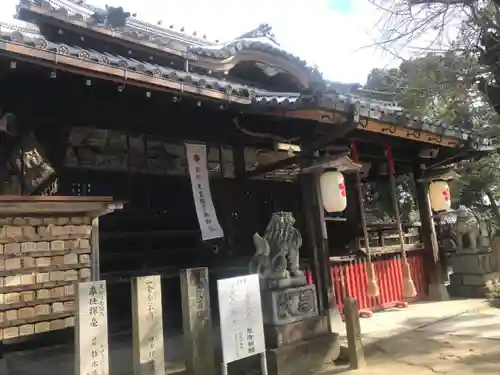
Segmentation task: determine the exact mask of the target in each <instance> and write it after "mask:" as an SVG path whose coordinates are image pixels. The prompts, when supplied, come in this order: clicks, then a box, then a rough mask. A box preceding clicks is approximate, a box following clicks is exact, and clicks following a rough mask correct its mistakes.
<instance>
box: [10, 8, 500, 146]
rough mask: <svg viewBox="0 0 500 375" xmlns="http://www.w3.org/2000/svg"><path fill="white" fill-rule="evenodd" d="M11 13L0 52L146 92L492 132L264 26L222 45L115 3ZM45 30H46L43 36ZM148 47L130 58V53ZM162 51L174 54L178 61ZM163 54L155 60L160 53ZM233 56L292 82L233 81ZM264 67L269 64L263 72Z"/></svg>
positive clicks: (438, 136) (313, 116)
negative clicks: (412, 108) (350, 71)
mask: <svg viewBox="0 0 500 375" xmlns="http://www.w3.org/2000/svg"><path fill="white" fill-rule="evenodd" d="M17 16H18V18H21V19H25V20H30V21H31V22H33V23H28V22H24V21H20V20H14V19H13V20H9V21H6V22H0V55H4V56H8V57H9V58H10V59H13V60H14V61H15V60H24V61H29V62H31V63H34V64H37V65H43V66H46V67H49V68H53V69H60V70H66V71H69V72H72V73H75V74H80V75H84V76H86V77H95V78H100V79H103V80H110V81H115V82H118V83H125V82H126V84H127V85H132V86H138V87H143V88H145V89H147V90H151V91H155V90H156V91H167V92H171V93H173V94H176V93H177V94H179V95H190V96H194V97H198V98H200V99H209V100H215V101H221V102H224V103H228V104H230V105H237V106H240V107H241V108H240V110H241V111H244V112H248V113H262V114H267V115H270V116H278V117H287V118H298V119H304V120H309V121H315V122H319V123H327V124H330V123H331V124H338V123H340V122H342V121H344V120H345V118H346V117H348V116H350V115H352V114H353V113H354V115H355V118H356V120H357V122H358V126H357V128H358V129H359V130H363V131H367V132H374V133H381V134H386V135H389V136H394V137H399V138H405V139H410V140H412V141H415V142H423V143H426V144H432V145H433V146H434V147H435V146H441V147H448V148H462V147H465V148H466V149H475V150H490V149H491V150H492V149H494V147H493V146H494V145H493V141H492V139H488V138H485V137H481V136H479V134H477V133H476V132H474V131H472V130H469V129H464V128H460V127H456V126H449V125H448V124H444V123H440V122H436V121H432V120H427V119H421V118H413V117H411V116H409V115H408V114H407V113H406V112H405V110H404V108H402V107H400V106H399V105H398V103H395V102H394V101H391V100H380V99H374V98H370V97H368V96H367V95H365V93H363V90H357V89H348V90H344V91H343V89H342V85H340V86H339V85H338V84H335V83H332V82H329V81H326V80H324V79H323V78H322V76H321V74H320V72H319V71H318V70H317V69H315V68H313V67H311V66H309V65H308V64H307V63H306V62H305V61H304V60H302V59H300V58H299V57H297V56H294V55H293V54H291V53H289V52H287V51H285V50H283V49H282V48H281V47H280V46H279V45H278V44H277V43H276V41H275V39H274V36H273V35H272V32H271V28H270V27H269V26H268V25H261V26H259V27H258V28H256V29H254V30H251V31H250V32H248V33H245V34H243V35H241V36H238V37H237V38H235V39H234V40H231V41H229V42H225V43H219V42H210V41H208V40H207V39H206V38H205V37H199V36H197V35H187V34H185V33H183V32H182V31H176V30H174V29H172V28H165V27H163V26H161V25H153V24H150V23H147V22H143V21H141V20H138V19H137V18H136V17H134V16H133V15H130V14H129V13H127V12H125V11H124V10H123V9H122V8H113V7H110V8H107V9H99V8H97V7H94V6H92V5H90V4H87V3H86V2H85V1H81V0H80V1H76V0H73V1H70V0H64V1H61V0H21V1H20V3H19V7H18V15H17ZM47 23H48V24H50V25H52V26H54V27H57V28H58V33H57V34H61V35H62V34H64V33H65V30H68V31H71V32H73V33H77V34H79V35H80V34H81V37H80V39H79V43H77V44H76V45H75V44H69V43H63V42H61V41H60V40H58V39H57V37H54V36H53V35H52V34H51V33H44V32H42V31H41V29H40V28H39V26H38V25H39V24H47ZM48 35H50V36H48ZM89 35H90V36H91V37H92V38H94V39H95V38H98V39H99V40H102V41H103V43H102V44H103V45H104V41H106V43H108V44H109V41H110V40H111V41H112V42H116V43H115V44H120V45H122V46H123V45H126V46H128V47H130V50H128V54H127V55H126V56H123V53H122V54H120V53H118V52H117V53H114V52H109V49H104V48H102V49H99V45H97V46H96V45H95V44H93V45H92V46H90V45H89V44H88V43H87V42H86V41H87V39H86V37H87V36H89ZM139 50H140V51H141V52H142V53H144V52H147V53H150V54H151V55H150V57H149V59H139V58H138V55H137V54H136V53H135V52H136V51H139ZM166 56H170V57H171V58H172V59H182V60H183V61H185V66H183V67H182V66H181V67H179V66H178V65H176V64H174V62H173V60H172V63H171V64H170V65H165V64H163V63H162V62H161V61H165V58H166ZM162 59H163V60H162ZM242 62H253V63H254V65H255V66H261V68H262V71H263V72H264V73H265V74H267V75H269V76H270V77H271V76H272V75H273V74H277V72H281V73H286V74H287V75H288V76H290V77H292V80H293V81H294V82H295V83H296V84H297V90H296V91H294V92H280V91H276V90H269V89H264V88H262V85H259V84H258V83H257V82H256V83H255V84H252V83H241V81H237V80H234V79H232V78H231V77H230V76H227V75H225V74H226V73H227V72H228V71H230V70H231V69H232V68H234V67H235V66H236V65H238V64H240V63H242ZM273 69H274V71H272V70H273Z"/></svg>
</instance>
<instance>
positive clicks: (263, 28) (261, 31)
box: [236, 23, 280, 46]
mask: <svg viewBox="0 0 500 375" xmlns="http://www.w3.org/2000/svg"><path fill="white" fill-rule="evenodd" d="M272 31H273V28H272V27H271V26H270V25H269V24H267V23H261V24H260V25H259V26H258V27H257V28H256V29H253V30H250V31H248V32H246V33H244V34H242V35H240V36H239V37H238V38H236V39H246V38H268V39H269V40H271V41H272V42H273V43H275V44H276V45H278V46H279V45H280V44H279V43H278V42H277V41H276V36H275V35H274V33H273V32H272Z"/></svg>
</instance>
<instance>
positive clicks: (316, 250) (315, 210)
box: [300, 174, 340, 332]
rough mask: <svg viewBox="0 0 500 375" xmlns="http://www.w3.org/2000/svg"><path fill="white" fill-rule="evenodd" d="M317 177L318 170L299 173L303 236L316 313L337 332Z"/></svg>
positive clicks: (331, 329) (326, 237)
mask: <svg viewBox="0 0 500 375" xmlns="http://www.w3.org/2000/svg"><path fill="white" fill-rule="evenodd" d="M318 179H319V175H317V174H303V175H301V176H300V188H301V195H302V204H303V208H304V211H303V212H304V219H305V223H306V236H307V239H308V245H309V246H308V248H309V254H308V258H309V264H310V269H311V272H312V278H313V281H314V284H315V285H316V291H317V295H318V308H319V313H320V315H322V316H324V317H325V318H327V319H328V325H329V328H330V331H332V332H337V331H338V323H339V322H340V319H339V317H340V315H339V312H338V309H337V304H336V301H335V294H334V291H333V285H332V278H331V272H330V255H329V250H328V234H327V231H326V226H325V218H324V210H323V205H322V203H321V196H320V194H319V184H318Z"/></svg>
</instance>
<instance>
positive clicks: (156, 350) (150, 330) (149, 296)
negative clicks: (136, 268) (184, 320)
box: [134, 275, 165, 375]
mask: <svg viewBox="0 0 500 375" xmlns="http://www.w3.org/2000/svg"><path fill="white" fill-rule="evenodd" d="M136 283H137V288H136V293H137V295H136V301H137V302H136V305H137V306H135V308H136V309H138V314H137V317H136V319H137V322H136V324H137V329H138V331H137V332H136V331H134V350H138V351H139V353H138V354H139V356H138V358H139V362H140V363H139V365H140V367H141V368H143V366H144V365H147V366H149V368H150V369H151V375H164V374H165V356H164V345H163V320H162V318H163V313H162V296H161V277H160V276H159V275H155V276H145V277H138V278H137V279H136ZM136 355H137V352H136ZM136 358H137V356H136Z"/></svg>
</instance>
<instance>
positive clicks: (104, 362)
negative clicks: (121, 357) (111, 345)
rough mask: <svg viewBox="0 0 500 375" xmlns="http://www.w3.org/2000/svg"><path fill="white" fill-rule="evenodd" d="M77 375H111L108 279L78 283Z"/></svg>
mask: <svg viewBox="0 0 500 375" xmlns="http://www.w3.org/2000/svg"><path fill="white" fill-rule="evenodd" d="M76 289H77V295H76V302H77V311H76V335H75V341H76V342H75V351H76V352H75V372H76V375H109V354H108V308H107V301H106V299H107V298H106V281H94V282H87V283H79V284H78V285H77V288H76Z"/></svg>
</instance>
